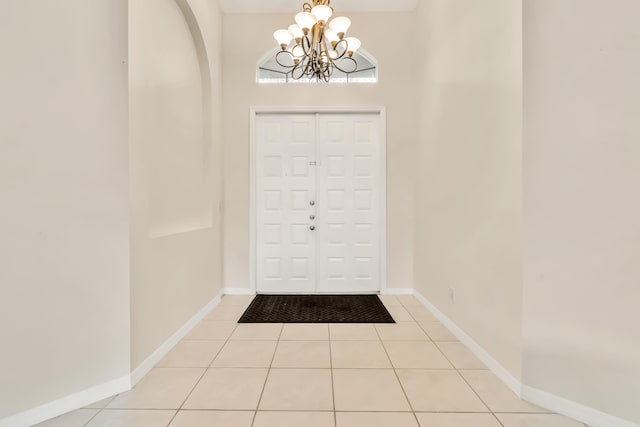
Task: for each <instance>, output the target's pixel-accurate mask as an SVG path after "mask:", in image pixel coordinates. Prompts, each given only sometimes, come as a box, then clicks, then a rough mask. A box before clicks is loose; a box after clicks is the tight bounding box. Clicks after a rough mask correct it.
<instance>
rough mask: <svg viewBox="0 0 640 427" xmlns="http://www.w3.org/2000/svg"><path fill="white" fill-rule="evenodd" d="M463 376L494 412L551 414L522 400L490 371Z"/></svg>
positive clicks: (467, 372)
mask: <svg viewBox="0 0 640 427" xmlns="http://www.w3.org/2000/svg"><path fill="white" fill-rule="evenodd" d="M461 374H462V376H464V378H465V379H466V380H467V382H468V383H469V384H471V387H473V389H474V390H475V391H476V393H478V395H479V396H480V398H482V400H483V401H484V402H485V403H486V404H487V406H488V407H489V408H491V410H492V411H493V412H549V411H547V410H545V409H542V408H540V407H539V406H536V405H532V404H531V403H528V402H525V401H524V400H521V399H520V398H519V397H518V396H517V395H516V394H515V393H514V392H512V391H511V390H510V389H509V388H508V387H507V386H506V385H504V383H503V382H502V381H500V380H499V379H498V377H496V376H495V375H494V374H493V373H492V372H490V371H462V372H461Z"/></svg>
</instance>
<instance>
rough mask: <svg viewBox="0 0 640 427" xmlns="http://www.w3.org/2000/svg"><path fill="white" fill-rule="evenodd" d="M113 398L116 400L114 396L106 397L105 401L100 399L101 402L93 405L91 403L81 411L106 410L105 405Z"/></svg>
mask: <svg viewBox="0 0 640 427" xmlns="http://www.w3.org/2000/svg"><path fill="white" fill-rule="evenodd" d="M115 398H116V396H111V397H107V398H106V399H102V400H99V401H97V402H94V403H92V404H90V405H87V406H85V407H84V408H83V409H102V408H106V407H107V405H108V404H109V403H110V402H111V401H112V400H113V399H115Z"/></svg>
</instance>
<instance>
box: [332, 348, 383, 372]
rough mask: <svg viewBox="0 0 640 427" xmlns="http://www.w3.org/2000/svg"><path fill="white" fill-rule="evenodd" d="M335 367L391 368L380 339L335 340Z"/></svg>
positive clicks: (333, 360)
mask: <svg viewBox="0 0 640 427" xmlns="http://www.w3.org/2000/svg"><path fill="white" fill-rule="evenodd" d="M331 361H332V364H333V368H334V369H335V368H391V362H389V358H388V357H387V353H386V352H385V350H384V347H383V346H382V343H381V342H380V341H333V342H332V343H331Z"/></svg>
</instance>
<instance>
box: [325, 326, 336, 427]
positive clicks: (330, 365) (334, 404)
mask: <svg viewBox="0 0 640 427" xmlns="http://www.w3.org/2000/svg"><path fill="white" fill-rule="evenodd" d="M327 334H328V335H329V367H330V368H331V398H332V399H333V425H334V427H337V425H338V414H337V412H336V411H337V408H336V389H335V384H334V379H333V347H332V346H331V324H329V323H327Z"/></svg>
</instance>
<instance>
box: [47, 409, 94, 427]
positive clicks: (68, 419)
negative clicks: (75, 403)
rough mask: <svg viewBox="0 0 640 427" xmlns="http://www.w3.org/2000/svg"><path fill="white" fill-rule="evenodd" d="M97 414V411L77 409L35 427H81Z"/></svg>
mask: <svg viewBox="0 0 640 427" xmlns="http://www.w3.org/2000/svg"><path fill="white" fill-rule="evenodd" d="M98 412H100V410H99V409H78V410H77V411H73V412H69V413H67V414H64V415H60V416H59V417H56V418H53V419H51V420H48V421H45V422H43V423H40V424H37V425H36V426H35V427H83V426H84V425H85V424H87V422H89V420H90V419H91V418H93V417H95V416H96V414H97V413H98Z"/></svg>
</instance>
